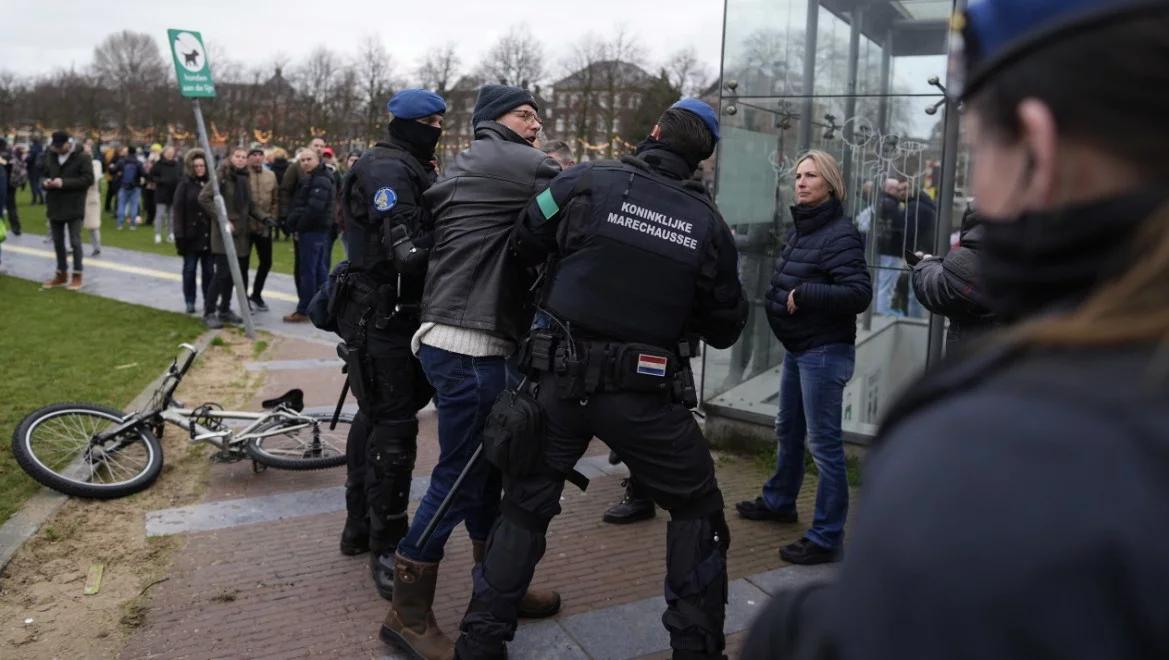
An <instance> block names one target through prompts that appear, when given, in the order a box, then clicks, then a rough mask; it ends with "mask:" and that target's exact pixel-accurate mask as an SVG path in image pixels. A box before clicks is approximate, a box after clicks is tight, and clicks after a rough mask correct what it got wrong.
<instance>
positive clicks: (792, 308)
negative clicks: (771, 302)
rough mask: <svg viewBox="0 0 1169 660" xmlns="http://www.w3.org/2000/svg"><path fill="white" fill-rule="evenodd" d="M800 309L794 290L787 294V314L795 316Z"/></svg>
mask: <svg viewBox="0 0 1169 660" xmlns="http://www.w3.org/2000/svg"><path fill="white" fill-rule="evenodd" d="M798 309H799V307H798V306H797V305H796V290H795V289H792V290H791V291H788V293H787V313H788V314H795V313H796V311H797V310H798Z"/></svg>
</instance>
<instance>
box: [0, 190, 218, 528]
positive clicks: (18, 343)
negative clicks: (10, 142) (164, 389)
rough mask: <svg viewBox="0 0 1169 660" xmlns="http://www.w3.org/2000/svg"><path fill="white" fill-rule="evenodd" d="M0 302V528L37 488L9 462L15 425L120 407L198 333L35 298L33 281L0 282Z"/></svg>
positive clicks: (158, 320) (150, 314)
mask: <svg viewBox="0 0 1169 660" xmlns="http://www.w3.org/2000/svg"><path fill="white" fill-rule="evenodd" d="M37 208H38V209H39V208H43V207H37ZM42 213H43V212H42ZM42 217H43V216H42ZM0 300H2V301H4V308H5V311H4V312H3V313H0V356H3V365H4V366H3V377H0V523H3V522H4V521H5V520H7V519H8V517H9V516H11V515H12V513H13V512H15V511H16V510H17V509H19V508H20V505H21V504H22V503H23V502H24V501H25V500H26V499H27V498H28V497H29V496H30V495H31V494H33V493H34V492H35V491H36V490H37V489H39V488H40V485H39V484H37V483H36V482H34V481H33V480H32V479H30V478H29V477H28V476H27V475H25V473H24V471H22V470H21V469H20V466H18V465H17V464H16V461H15V460H14V459H13V458H12V448H11V439H12V432H13V431H14V430H15V428H16V425H17V424H18V423H19V422H20V420H21V418H23V417H24V416H25V415H26V414H28V413H30V412H32V411H33V410H35V409H37V408H40V407H41V406H46V405H49V404H51V403H57V402H59V401H90V402H93V403H102V404H106V405H109V406H113V407H115V408H122V407H123V406H125V405H126V404H128V403H129V402H130V400H131V399H133V398H134V397H135V396H136V395H137V394H138V393H139V392H141V391H142V389H143V388H144V387H146V385H148V384H149V383H150V382H151V381H152V380H154V378H155V377H156V376H158V375H159V374H161V373H162V371H163V369H165V368H166V366H167V364H169V363H170V360H171V359H172V358H173V357H174V356H175V355H176V354H177V352H178V345H179V343H180V342H184V341H191V340H193V339H195V338H196V337H198V336H199V334H200V333H201V332H203V330H204V328H203V324H202V323H199V322H198V321H197V320H196V319H194V318H191V317H188V316H184V315H182V314H173V313H170V312H161V311H157V310H153V309H150V308H148V307H140V306H138V305H129V304H126V303H121V302H117V301H113V300H107V299H104V298H98V297H96V296H90V295H86V294H84V293H78V292H73V291H66V290H64V289H54V290H52V291H41V290H40V286H39V285H38V284H37V283H35V282H28V281H25V280H20V279H16V278H12V277H0Z"/></svg>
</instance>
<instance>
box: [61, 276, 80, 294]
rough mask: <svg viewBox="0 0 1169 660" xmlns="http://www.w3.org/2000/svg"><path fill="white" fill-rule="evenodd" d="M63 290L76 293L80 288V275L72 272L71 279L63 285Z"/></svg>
mask: <svg viewBox="0 0 1169 660" xmlns="http://www.w3.org/2000/svg"><path fill="white" fill-rule="evenodd" d="M65 288H66V289H69V290H70V291H76V290H78V289H80V288H81V273H77V272H74V273H73V279H71V280H69V283H68V284H66V285H65Z"/></svg>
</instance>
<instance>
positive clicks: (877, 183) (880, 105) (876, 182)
mask: <svg viewBox="0 0 1169 660" xmlns="http://www.w3.org/2000/svg"><path fill="white" fill-rule="evenodd" d="M892 59H893V30H888V31H886V32H885V42H884V43H882V44H881V74H880V75H881V82H880V83H879V84H880V90H881V96H880V97H878V100H877V134H876V135H874V136H873V137H874V139H876V138H879V137H880V136H883V135H886V134H888V132H889V127H888V126H886V124H887V123H888V122H889V96H888V94H889V68H890V64H891V61H892ZM879 144H880V143H879V142H878V145H879ZM882 155H883V154H880V153H878V154H877V156H878V160H879V159H880V157H881V156H882ZM886 176H888V174H887V173H885V172H882V171H878V172H877V173H876V176H875V177H874V179H873V220H872V224H871V225H870V226H869V235H868V244H867V245H865V261H866V262H868V264H869V268H870V269H871V271H872V273H873V274H874V275H875V276H878V277H879V276H880V272H881V270H880V268H878V265H877V262H878V259H877V224H878V223H877V220H879V218H878V217H877V210H878V209H879V208H880V205H879V204H877V201H878V200H880V199H881V190H882V188H883V187H884V185H885V177H886ZM874 279H875V278H874ZM874 290H875V288H874ZM874 303H876V296H874V297H873V302H872V303H870V304H869V306H868V307H867V308H865V313H864V314H862V315H861V325H862V327H864V329H865V330H870V329H872V327H873V304H874Z"/></svg>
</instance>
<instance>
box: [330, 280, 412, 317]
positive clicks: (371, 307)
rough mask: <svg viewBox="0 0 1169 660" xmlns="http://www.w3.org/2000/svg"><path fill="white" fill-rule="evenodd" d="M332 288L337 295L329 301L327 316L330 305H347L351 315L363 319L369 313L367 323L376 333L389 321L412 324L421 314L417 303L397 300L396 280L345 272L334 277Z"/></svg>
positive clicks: (331, 308) (331, 310) (331, 309)
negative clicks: (381, 279) (336, 277)
mask: <svg viewBox="0 0 1169 660" xmlns="http://www.w3.org/2000/svg"><path fill="white" fill-rule="evenodd" d="M334 286H335V287H336V292H337V293H336V295H335V296H333V298H330V301H329V302H330V313H332V312H333V307H332V306H333V305H337V304H345V305H346V306H351V309H352V310H353V312H359V313H360V314H361V315H363V316H364V315H365V314H367V313H370V320H369V322H370V323H372V324H373V326H374V327H375V328H377V329H378V330H385V329H386V328H387V327H388V326H389V323H390V321H391V320H393V319H403V320H405V321H412V322H415V323H416V322H417V321H418V319H419V317H420V315H421V313H422V305H421V304H420V303H418V302H408V301H404V300H399V299H398V283H397V281H396V280H395V281H392V282H379V281H378V280H376V279H374V278H373V277H371V276H370V275H369V274H367V273H365V272H361V271H347V272H345V273H343V274H341V275H340V276H339V277H338V279H337V282H336V284H335V285H334ZM334 301H336V302H334ZM351 313H352V312H351Z"/></svg>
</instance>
